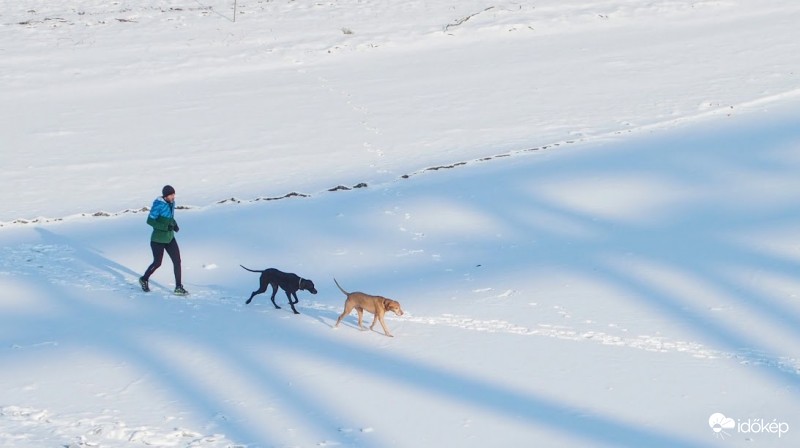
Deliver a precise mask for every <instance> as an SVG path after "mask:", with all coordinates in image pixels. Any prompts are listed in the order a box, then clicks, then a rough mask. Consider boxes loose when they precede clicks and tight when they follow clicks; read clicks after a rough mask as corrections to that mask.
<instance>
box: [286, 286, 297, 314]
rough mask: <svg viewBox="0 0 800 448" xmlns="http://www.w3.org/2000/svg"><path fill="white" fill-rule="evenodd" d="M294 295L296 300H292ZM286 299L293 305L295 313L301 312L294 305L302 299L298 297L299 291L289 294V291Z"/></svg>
mask: <svg viewBox="0 0 800 448" xmlns="http://www.w3.org/2000/svg"><path fill="white" fill-rule="evenodd" d="M292 296H294V301H292ZM286 299H287V300H289V306H290V307H292V311H294V314H300V312H299V311H297V309H296V308H295V307H294V304H295V303H297V302H299V301H300V300H298V299H297V293H295V292H293V293H291V294H289V292H288V291H287V292H286Z"/></svg>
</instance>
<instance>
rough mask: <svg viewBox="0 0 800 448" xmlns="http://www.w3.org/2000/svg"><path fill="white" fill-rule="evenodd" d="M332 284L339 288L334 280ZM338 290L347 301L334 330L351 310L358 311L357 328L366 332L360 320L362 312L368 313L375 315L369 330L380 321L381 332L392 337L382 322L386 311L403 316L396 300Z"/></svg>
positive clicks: (340, 288)
mask: <svg viewBox="0 0 800 448" xmlns="http://www.w3.org/2000/svg"><path fill="white" fill-rule="evenodd" d="M333 282H334V283H336V286H339V282H337V281H336V279H335V278H334V279H333ZM339 290H340V291H342V292H343V293H344V295H346V296H347V299H345V301H344V311H342V315H341V316H339V319H337V320H336V325H334V328H336V327H338V326H339V323H340V322H341V321H342V319H344V318H345V316H347V315H348V314H350V312H351V311H353V308H355V309H356V311H358V328H360V329H362V330H366V328H364V325H362V323H361V322H362V318H363V315H364V310H367V311H369V312H370V313H372V314H374V315H375V318H374V319H373V320H372V325H370V326H369V329H370V330H372V329H373V327H374V326H375V322H378V321H380V323H381V326H382V327H383V332H384V333H385V334H386V336H389V337H394V336H392V334H391V333H389V329H388V328H386V322H384V321H383V316H384V314H386V312H387V311H391V312H393V313H394V314H397V315H398V316H402V315H403V309H402V308H400V303H398V302H397V301H396V300H392V299H387V298H386V297H381V296H371V295H369V294H364V293H363V292H347V291H345V290H344V289H342V287H341V286H339Z"/></svg>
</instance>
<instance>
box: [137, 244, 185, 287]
mask: <svg viewBox="0 0 800 448" xmlns="http://www.w3.org/2000/svg"><path fill="white" fill-rule="evenodd" d="M150 248H151V249H153V264H151V265H150V267H148V268H147V271H145V273H144V279H145V280H149V279H150V276H151V275H153V272H155V271H156V269H158V268H159V267H160V266H161V260H163V259H164V251H165V250H166V251H167V255H169V258H170V260H172V269H173V270H174V271H175V286H176V287H177V286H181V250H180V248H179V247H178V240H176V239H175V238H173V239H172V241H170V242H169V243H156V242H155V241H150Z"/></svg>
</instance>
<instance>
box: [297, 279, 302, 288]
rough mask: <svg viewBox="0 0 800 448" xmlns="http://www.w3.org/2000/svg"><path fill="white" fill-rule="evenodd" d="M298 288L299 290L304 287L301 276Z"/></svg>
mask: <svg viewBox="0 0 800 448" xmlns="http://www.w3.org/2000/svg"><path fill="white" fill-rule="evenodd" d="M297 289H299V290H302V289H303V277H300V281H299V282H297Z"/></svg>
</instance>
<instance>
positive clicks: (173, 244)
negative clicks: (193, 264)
mask: <svg viewBox="0 0 800 448" xmlns="http://www.w3.org/2000/svg"><path fill="white" fill-rule="evenodd" d="M147 224H149V225H150V226H151V227H153V234H152V235H151V236H150V248H151V249H152V250H153V263H152V264H150V266H149V267H148V268H147V270H146V271H145V272H144V275H143V276H141V277H140V278H139V285H141V287H142V290H143V291H144V292H150V276H151V275H153V272H155V271H156V269H158V268H159V266H161V260H163V258H164V251H167V255H169V258H170V259H171V260H172V269H173V271H174V272H175V294H177V295H179V296H185V295H186V294H189V293H188V292H187V291H186V289H184V288H183V283H181V250H180V248H179V247H178V241H177V240H176V239H175V232H177V231H179V230H180V229H179V227H178V223H177V222H176V221H175V189H174V188H172V186H170V185H165V186H164V188H162V189H161V196H160V197H157V198H156V199H155V201H153V207H152V208H151V209H150V214H149V215H148V216H147Z"/></svg>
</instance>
